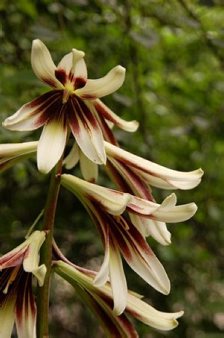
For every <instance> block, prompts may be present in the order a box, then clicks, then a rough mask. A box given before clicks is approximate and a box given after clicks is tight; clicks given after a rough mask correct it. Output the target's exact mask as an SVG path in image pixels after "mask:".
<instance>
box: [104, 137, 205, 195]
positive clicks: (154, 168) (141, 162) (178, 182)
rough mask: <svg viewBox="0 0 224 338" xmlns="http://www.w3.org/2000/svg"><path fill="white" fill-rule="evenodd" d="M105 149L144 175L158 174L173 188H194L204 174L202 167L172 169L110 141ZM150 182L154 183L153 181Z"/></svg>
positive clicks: (106, 143)
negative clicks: (186, 169) (188, 169)
mask: <svg viewBox="0 0 224 338" xmlns="http://www.w3.org/2000/svg"><path fill="white" fill-rule="evenodd" d="M105 149H106V153H107V155H108V156H109V157H110V156H111V157H115V158H116V159H119V160H120V161H123V162H124V163H125V164H126V165H128V166H130V167H132V168H136V170H137V171H138V172H139V173H141V172H143V175H144V173H146V174H147V175H148V174H149V175H152V176H156V178H157V177H159V178H160V180H161V179H162V180H164V181H165V183H168V187H169V186H170V188H171V189H172V188H179V189H183V190H186V189H192V188H194V187H196V186H197V185H198V184H199V183H200V182H201V177H202V175H203V171H202V169H197V170H194V171H190V172H182V171H177V170H172V169H169V168H166V167H163V166H161V165H159V164H156V163H153V162H151V161H148V160H146V159H144V158H141V157H139V156H136V155H134V154H132V153H129V152H127V151H125V150H123V149H121V148H119V147H116V146H114V145H112V144H110V143H108V142H105ZM144 177H145V176H144ZM149 183H150V184H152V183H153V182H149Z"/></svg>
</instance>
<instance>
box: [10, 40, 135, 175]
mask: <svg viewBox="0 0 224 338" xmlns="http://www.w3.org/2000/svg"><path fill="white" fill-rule="evenodd" d="M84 56H85V54H84V52H82V51H80V50H77V49H72V52H70V53H68V54H66V55H65V56H64V57H63V58H62V59H61V61H60V62H59V64H58V66H56V65H55V64H54V62H53V60H52V58H51V55H50V52H49V50H48V49H47V47H46V46H45V45H44V43H43V42H41V41H40V40H38V39H37V40H34V41H33V44H32V52H31V65H32V68H33V71H34V73H35V74H36V76H37V77H38V78H39V79H40V80H41V81H43V82H44V83H46V84H47V85H50V86H51V87H52V90H51V91H49V92H47V93H45V94H43V95H41V96H39V97H38V98H36V99H34V100H33V101H31V102H29V103H26V104H25V105H23V106H22V107H21V108H20V109H19V110H18V111H17V112H16V113H15V114H13V115H12V116H10V117H8V118H7V119H6V120H5V121H4V122H3V126H4V127H6V128H7V129H10V130H19V131H27V130H34V129H37V128H40V127H42V126H43V127H44V128H43V131H42V134H41V137H40V140H39V143H38V148H37V164H38V168H39V170H40V171H42V172H43V173H48V172H49V171H50V170H51V169H52V168H53V167H54V166H55V164H56V163H57V162H58V161H59V159H60V158H61V156H62V153H63V151H64V148H65V145H66V140H67V136H68V133H69V131H70V130H71V132H72V134H73V135H74V137H75V140H76V142H77V143H78V145H79V147H80V148H81V149H82V151H83V153H84V154H85V155H86V156H87V157H88V158H89V159H90V160H91V161H93V162H94V163H98V164H103V163H106V154H105V149H104V142H103V134H102V131H101V127H100V125H101V124H99V123H100V122H99V121H100V120H102V119H105V120H107V121H111V122H113V123H114V124H117V125H118V126H119V127H121V128H123V129H126V130H129V131H134V130H136V128H137V126H138V125H137V122H136V121H131V122H126V121H124V120H122V119H120V118H119V117H118V116H116V115H115V114H114V113H113V112H112V111H110V110H109V109H108V108H107V107H106V106H105V105H104V104H103V103H102V102H101V101H100V100H99V98H101V97H103V96H106V95H109V94H111V93H113V92H114V91H116V90H117V89H118V88H120V87H121V85H122V84H123V81H124V78H125V68H123V67H122V66H116V67H114V68H113V69H112V70H111V71H109V72H108V73H107V74H106V75H105V76H104V77H102V78H100V79H97V80H92V79H88V78H87V68H86V64H85V61H84ZM99 115H100V117H99Z"/></svg>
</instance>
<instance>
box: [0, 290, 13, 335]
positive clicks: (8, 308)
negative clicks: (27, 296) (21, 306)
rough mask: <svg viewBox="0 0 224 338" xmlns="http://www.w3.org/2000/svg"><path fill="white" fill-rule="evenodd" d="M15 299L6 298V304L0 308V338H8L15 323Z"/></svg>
mask: <svg viewBox="0 0 224 338" xmlns="http://www.w3.org/2000/svg"><path fill="white" fill-rule="evenodd" d="M15 302H16V297H11V298H8V299H7V301H6V303H4V304H3V305H1V306H0V323H1V325H0V337H1V338H10V337H11V334H12V329H13V325H14V321H15Z"/></svg>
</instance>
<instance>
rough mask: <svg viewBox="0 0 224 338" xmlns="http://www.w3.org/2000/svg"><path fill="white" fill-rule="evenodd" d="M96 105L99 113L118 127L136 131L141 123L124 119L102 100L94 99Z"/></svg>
mask: <svg viewBox="0 0 224 338" xmlns="http://www.w3.org/2000/svg"><path fill="white" fill-rule="evenodd" d="M94 106H95V109H96V111H97V112H98V114H100V115H102V116H103V117H104V118H105V119H106V120H107V121H108V123H112V124H113V125H114V124H115V125H116V126H117V127H119V128H121V129H123V130H125V131H128V132H135V131H136V130H137V129H138V126H139V123H138V122H137V121H135V120H133V121H125V120H123V119H122V118H120V117H119V116H117V115H116V114H115V113H114V112H113V111H112V110H111V109H110V108H108V107H107V106H106V105H105V104H104V103H103V102H102V101H101V100H99V99H96V100H95V101H94Z"/></svg>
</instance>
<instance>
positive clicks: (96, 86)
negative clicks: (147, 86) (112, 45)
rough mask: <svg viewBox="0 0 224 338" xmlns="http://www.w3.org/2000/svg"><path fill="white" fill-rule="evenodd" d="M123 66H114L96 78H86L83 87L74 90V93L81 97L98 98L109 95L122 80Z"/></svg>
mask: <svg viewBox="0 0 224 338" xmlns="http://www.w3.org/2000/svg"><path fill="white" fill-rule="evenodd" d="M124 78H125V68H123V67H122V66H116V67H114V68H113V69H112V70H110V71H109V72H108V73H107V74H106V75H105V76H104V77H102V78H100V79H97V80H89V79H88V80H87V82H86V85H85V86H84V87H83V88H80V89H77V90H76V91H75V93H76V95H78V96H80V97H82V98H87V99H89V98H94V99H96V98H99V97H103V96H106V95H109V94H111V93H113V92H115V91H116V90H117V89H118V88H120V87H121V86H122V84H123V82H124Z"/></svg>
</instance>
